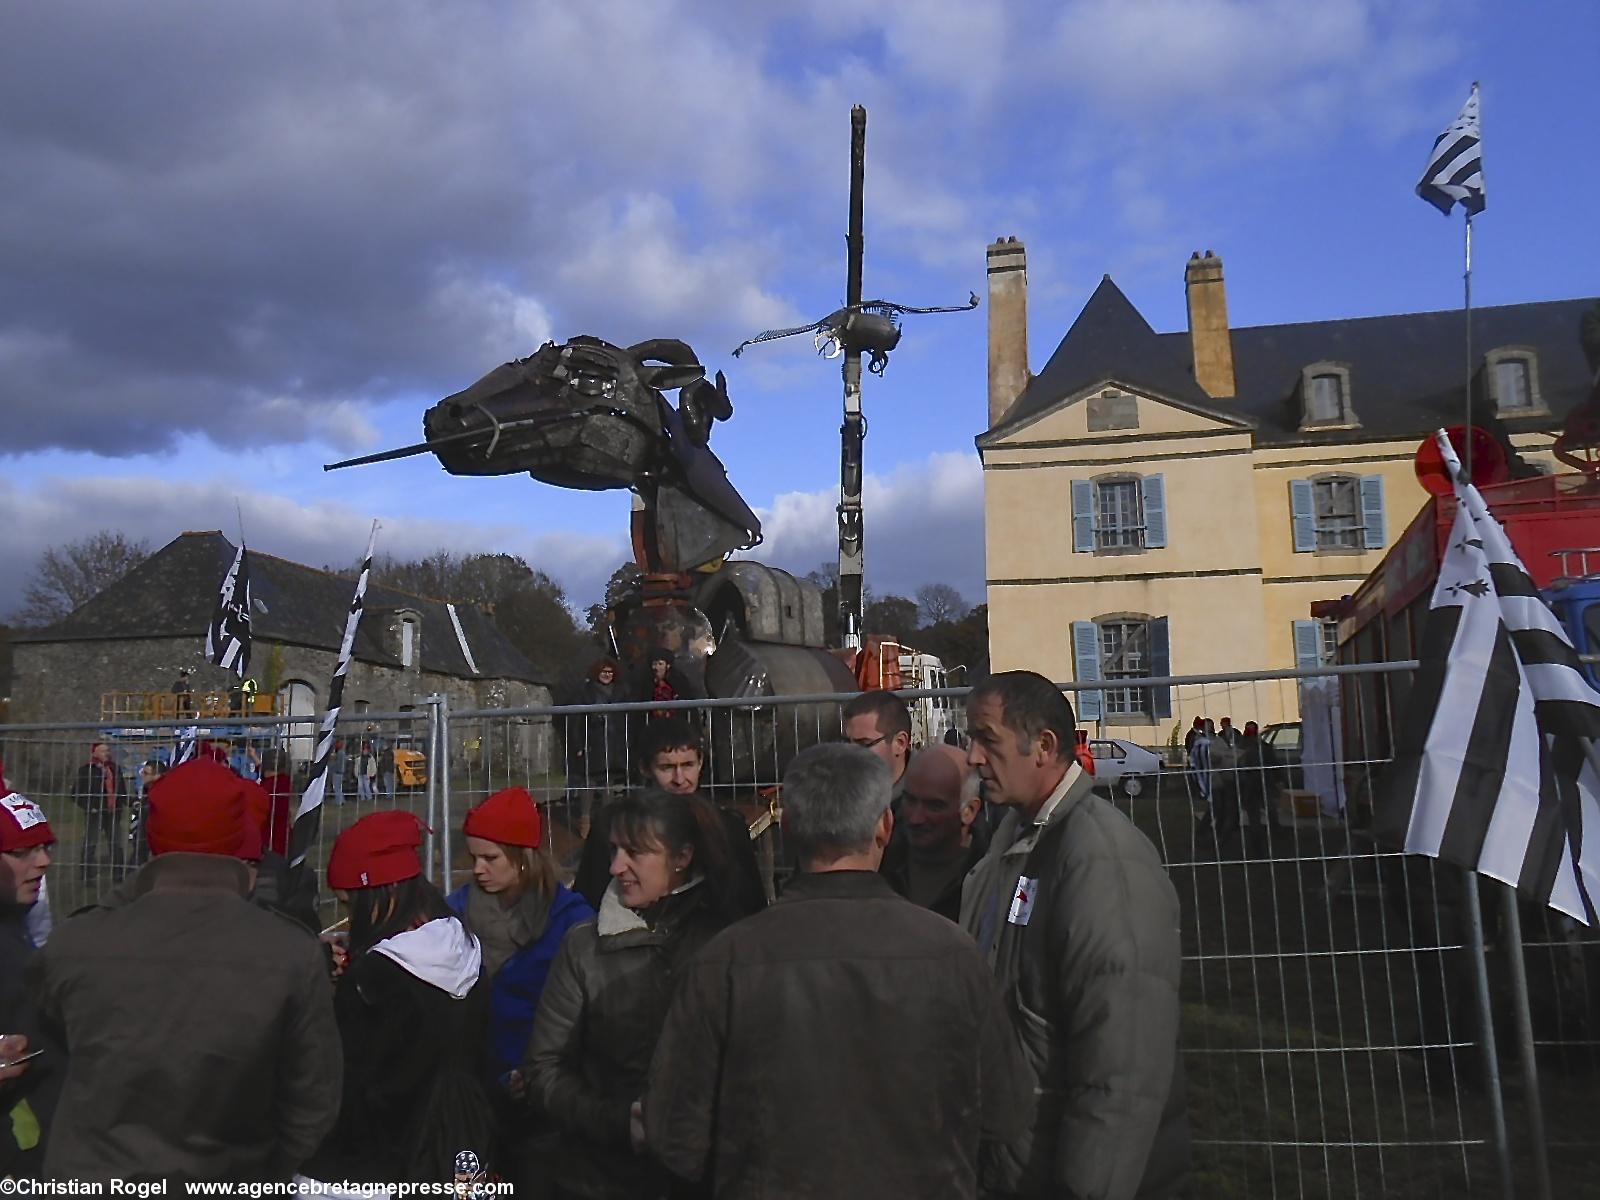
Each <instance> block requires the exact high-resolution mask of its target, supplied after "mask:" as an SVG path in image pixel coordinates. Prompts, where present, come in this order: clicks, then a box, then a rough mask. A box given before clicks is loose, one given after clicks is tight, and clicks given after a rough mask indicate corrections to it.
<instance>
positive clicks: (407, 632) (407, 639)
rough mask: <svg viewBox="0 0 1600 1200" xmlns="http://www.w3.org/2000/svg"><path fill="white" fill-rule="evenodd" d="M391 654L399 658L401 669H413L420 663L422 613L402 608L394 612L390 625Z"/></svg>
mask: <svg viewBox="0 0 1600 1200" xmlns="http://www.w3.org/2000/svg"><path fill="white" fill-rule="evenodd" d="M390 635H391V636H392V637H393V638H394V641H393V643H392V647H393V654H394V656H395V657H396V658H398V659H399V660H400V669H401V670H406V671H409V670H414V669H417V668H419V667H420V665H421V663H422V614H421V613H419V612H417V611H416V609H412V608H402V609H400V610H399V611H397V612H396V613H395V614H394V624H393V625H392V626H390Z"/></svg>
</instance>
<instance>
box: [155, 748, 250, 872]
mask: <svg viewBox="0 0 1600 1200" xmlns="http://www.w3.org/2000/svg"><path fill="white" fill-rule="evenodd" d="M249 795H250V786H249V784H248V783H247V782H246V781H245V780H243V779H241V778H239V776H237V775H235V774H234V773H233V772H232V771H230V770H228V768H227V767H225V766H223V765H222V764H221V763H217V762H213V761H212V760H211V759H209V758H196V759H191V760H190V761H188V762H186V763H183V764H182V765H181V766H177V767H174V768H172V770H170V771H168V772H167V773H166V774H165V775H163V776H162V777H161V778H160V779H157V780H155V781H154V782H153V783H151V785H150V788H149V790H148V791H147V792H146V796H147V797H148V800H149V815H148V816H147V817H146V818H145V826H144V830H145V834H144V835H145V840H146V841H148V842H149V843H150V853H151V854H169V853H171V852H173V851H184V852H187V853H189V854H224V855H228V856H229V857H232V858H242V859H246V860H248V861H251V862H255V861H257V860H259V859H260V858H261V831H260V829H258V828H257V826H256V822H255V820H254V817H253V815H252V813H251V812H250V803H249Z"/></svg>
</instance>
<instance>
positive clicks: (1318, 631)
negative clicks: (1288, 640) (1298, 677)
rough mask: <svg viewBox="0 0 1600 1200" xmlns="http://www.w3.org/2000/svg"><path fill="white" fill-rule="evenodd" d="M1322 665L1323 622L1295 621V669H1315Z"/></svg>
mask: <svg viewBox="0 0 1600 1200" xmlns="http://www.w3.org/2000/svg"><path fill="white" fill-rule="evenodd" d="M1321 665H1322V622H1321V621H1296V622H1295V623H1294V669H1295V670H1297V671H1315V670H1316V669H1317V668H1318V667H1320V666H1321Z"/></svg>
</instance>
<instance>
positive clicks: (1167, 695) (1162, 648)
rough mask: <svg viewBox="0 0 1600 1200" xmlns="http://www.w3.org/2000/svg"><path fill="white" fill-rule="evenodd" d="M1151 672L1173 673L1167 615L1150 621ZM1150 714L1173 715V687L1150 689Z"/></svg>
mask: <svg viewBox="0 0 1600 1200" xmlns="http://www.w3.org/2000/svg"><path fill="white" fill-rule="evenodd" d="M1158 478H1159V477H1158ZM1150 674H1151V675H1152V676H1153V677H1155V678H1157V679H1160V678H1161V677H1162V676H1164V675H1171V674H1172V639H1171V637H1170V636H1169V635H1168V633H1167V618H1165V617H1157V618H1156V619H1155V620H1154V621H1151V622H1150ZM1150 715H1151V716H1152V717H1170V716H1171V715H1172V688H1171V687H1169V686H1166V685H1161V686H1157V687H1153V688H1151V689H1150Z"/></svg>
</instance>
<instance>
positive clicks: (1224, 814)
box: [1183, 717, 1283, 853]
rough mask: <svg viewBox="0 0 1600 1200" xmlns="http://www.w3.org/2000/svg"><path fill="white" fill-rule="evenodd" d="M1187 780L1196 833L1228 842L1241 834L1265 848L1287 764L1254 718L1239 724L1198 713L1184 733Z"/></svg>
mask: <svg viewBox="0 0 1600 1200" xmlns="http://www.w3.org/2000/svg"><path fill="white" fill-rule="evenodd" d="M1183 753H1184V762H1185V764H1186V765H1187V766H1188V773H1187V775H1186V776H1185V782H1186V784H1187V785H1188V787H1189V795H1190V800H1191V801H1192V803H1193V805H1194V809H1195V833H1196V835H1197V836H1199V837H1211V838H1215V840H1216V842H1217V845H1218V846H1219V847H1225V846H1227V845H1228V844H1229V842H1230V840H1231V839H1233V838H1237V839H1238V840H1239V843H1240V845H1241V846H1242V847H1243V848H1244V849H1245V850H1247V851H1251V852H1255V853H1262V852H1264V851H1265V849H1266V845H1267V843H1268V842H1269V841H1270V839H1271V837H1272V835H1273V834H1274V833H1276V832H1277V831H1278V830H1279V828H1280V827H1281V822H1282V818H1281V817H1280V814H1279V812H1278V809H1277V805H1276V803H1275V799H1276V793H1277V791H1278V789H1279V787H1280V786H1281V784H1282V782H1283V772H1282V767H1283V764H1282V763H1280V762H1279V761H1278V760H1277V758H1276V756H1275V755H1274V754H1273V751H1272V747H1271V746H1269V745H1268V744H1267V743H1266V741H1265V740H1264V739H1263V738H1262V736H1261V729H1260V726H1258V725H1257V724H1256V723H1255V722H1254V721H1246V722H1245V725H1244V728H1243V729H1239V728H1237V727H1235V725H1234V723H1233V718H1232V717H1223V718H1222V719H1221V720H1220V721H1214V720H1212V719H1211V718H1210V717H1196V718H1195V719H1194V724H1193V725H1192V726H1191V727H1190V728H1189V731H1188V732H1187V733H1186V734H1184V739H1183Z"/></svg>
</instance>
